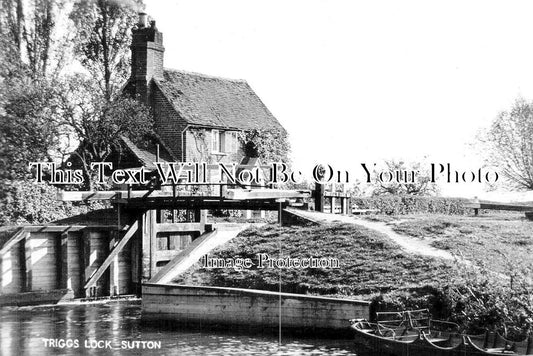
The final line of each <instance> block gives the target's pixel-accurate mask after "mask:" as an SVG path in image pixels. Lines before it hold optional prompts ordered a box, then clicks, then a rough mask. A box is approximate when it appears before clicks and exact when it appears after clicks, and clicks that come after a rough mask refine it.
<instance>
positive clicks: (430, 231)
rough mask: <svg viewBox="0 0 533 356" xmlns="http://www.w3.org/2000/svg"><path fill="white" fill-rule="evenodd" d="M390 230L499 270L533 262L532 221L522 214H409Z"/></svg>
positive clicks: (502, 270) (519, 266)
mask: <svg viewBox="0 0 533 356" xmlns="http://www.w3.org/2000/svg"><path fill="white" fill-rule="evenodd" d="M393 229H394V230H395V231H396V232H398V233H400V234H403V235H408V236H412V237H416V238H420V239H425V240H428V241H430V243H431V245H432V246H433V247H436V248H439V249H444V250H448V251H450V252H451V253H453V254H456V255H461V256H463V257H464V258H466V259H467V260H470V261H473V262H475V263H477V264H481V265H485V266H486V267H487V268H488V269H490V270H493V271H495V272H499V273H509V272H512V271H513V270H515V269H517V268H522V267H523V266H524V265H526V266H527V265H530V266H531V265H533V257H532V256H533V234H532V231H533V221H529V220H527V219H525V218H524V216H523V214H491V215H485V216H483V217H467V216H450V215H412V216H404V217H402V218H401V222H400V223H399V224H394V225H393Z"/></svg>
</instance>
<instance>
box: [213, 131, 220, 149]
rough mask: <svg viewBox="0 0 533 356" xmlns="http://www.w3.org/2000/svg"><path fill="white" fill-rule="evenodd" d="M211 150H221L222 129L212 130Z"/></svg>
mask: <svg viewBox="0 0 533 356" xmlns="http://www.w3.org/2000/svg"><path fill="white" fill-rule="evenodd" d="M211 152H213V153H219V152H220V130H211Z"/></svg>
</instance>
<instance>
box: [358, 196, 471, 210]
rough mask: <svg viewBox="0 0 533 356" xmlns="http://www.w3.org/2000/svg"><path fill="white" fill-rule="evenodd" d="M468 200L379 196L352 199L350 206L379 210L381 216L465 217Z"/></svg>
mask: <svg viewBox="0 0 533 356" xmlns="http://www.w3.org/2000/svg"><path fill="white" fill-rule="evenodd" d="M467 202H468V199H461V198H442V197H421V196H413V195H381V196H375V197H368V198H366V197H352V198H351V199H350V203H351V205H352V206H353V205H357V207H358V208H360V209H379V210H380V211H381V212H382V213H383V214H388V215H405V214H413V213H426V214H427V213H432V214H449V215H467V214H470V213H471V212H472V209H470V208H466V207H465V206H464V204H465V203H467Z"/></svg>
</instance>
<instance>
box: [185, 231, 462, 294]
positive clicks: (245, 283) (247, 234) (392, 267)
mask: <svg viewBox="0 0 533 356" xmlns="http://www.w3.org/2000/svg"><path fill="white" fill-rule="evenodd" d="M280 243H281V251H282V252H281V256H282V257H286V256H290V257H292V258H305V257H311V256H314V257H333V258H337V259H339V262H340V268H338V269H311V268H307V269H277V268H263V269H258V268H257V267H253V268H251V269H244V270H242V271H236V270H234V269H223V268H221V269H204V268H201V266H200V263H197V264H196V265H195V266H194V267H193V268H191V269H190V270H189V271H188V272H187V273H186V274H184V275H183V276H182V277H181V278H180V279H179V280H176V282H179V283H186V284H196V285H217V286H230V287H239V288H254V289H264V290H273V291H277V290H278V289H279V285H278V283H279V278H280V273H281V282H282V291H284V292H292V293H312V294H322V295H342V296H361V295H368V294H372V293H378V292H389V291H391V290H396V289H411V288H419V287H425V286H436V285H438V284H439V283H441V282H442V281H443V280H444V279H447V278H449V276H450V275H451V274H452V273H453V272H452V266H451V265H450V264H449V263H448V262H446V261H440V260H434V259H431V258H427V257H422V256H416V255H411V254H407V253H405V252H403V251H401V250H400V249H399V248H398V246H397V245H396V244H394V243H393V242H391V241H390V240H389V239H388V238H387V237H386V236H384V235H382V234H380V233H378V232H374V231H372V230H368V229H365V228H363V227H357V226H354V225H348V224H330V225H326V226H320V227H316V226H313V227H282V228H280V227H278V226H277V225H275V224H269V225H266V226H264V227H262V228H251V229H248V230H246V231H244V232H243V233H241V235H239V236H238V237H237V238H235V239H234V240H232V241H231V242H230V243H228V244H226V245H224V246H222V247H221V248H219V249H217V250H215V251H214V252H213V254H212V255H211V256H210V257H219V258H251V259H252V260H253V261H254V262H255V264H257V256H256V255H257V254H258V253H267V254H269V255H270V256H271V257H273V258H277V257H278V256H280V254H279V251H280Z"/></svg>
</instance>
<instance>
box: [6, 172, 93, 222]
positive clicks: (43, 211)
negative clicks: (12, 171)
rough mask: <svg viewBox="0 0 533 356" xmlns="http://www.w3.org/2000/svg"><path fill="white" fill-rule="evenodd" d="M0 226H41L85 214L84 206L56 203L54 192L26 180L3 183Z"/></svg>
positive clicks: (47, 186) (85, 208)
mask: <svg viewBox="0 0 533 356" xmlns="http://www.w3.org/2000/svg"><path fill="white" fill-rule="evenodd" d="M1 184H2V189H1V190H0V225H18V224H42V223H47V222H51V221H54V220H58V219H64V218H66V217H68V216H72V215H76V214H81V213H85V212H86V211H87V210H88V207H87V206H75V205H73V204H72V203H69V202H61V201H58V200H57V192H58V189H57V188H56V187H54V186H51V185H49V184H46V183H35V182H33V181H30V180H14V181H11V180H3V181H2V182H1Z"/></svg>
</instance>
